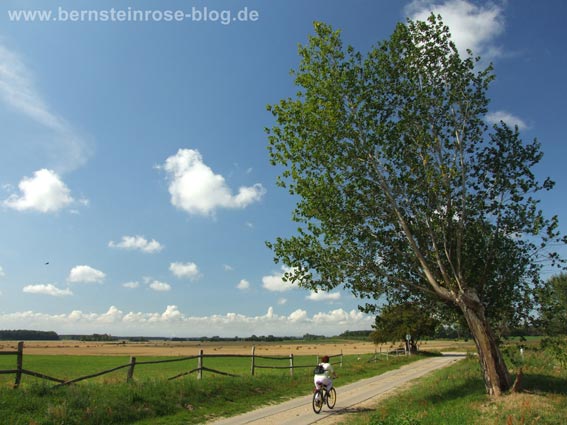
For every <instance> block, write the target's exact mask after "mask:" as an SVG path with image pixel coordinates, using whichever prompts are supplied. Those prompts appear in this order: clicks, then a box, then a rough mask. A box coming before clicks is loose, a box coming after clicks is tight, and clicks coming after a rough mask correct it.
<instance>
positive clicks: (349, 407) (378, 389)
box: [209, 353, 464, 425]
mask: <svg viewBox="0 0 567 425" xmlns="http://www.w3.org/2000/svg"><path fill="white" fill-rule="evenodd" d="M463 358H464V354H460V353H445V354H444V355H443V357H431V358H427V359H423V360H419V361H417V362H414V363H411V364H408V365H405V366H402V367H401V368H399V369H396V370H392V371H390V372H386V373H384V374H382V375H378V376H375V377H372V378H368V379H364V380H361V381H358V382H354V383H352V384H348V385H343V386H341V385H336V389H337V404H336V406H335V408H334V409H333V410H329V409H328V408H327V406H325V407H323V410H322V411H321V413H320V414H318V415H317V414H315V413H314V412H313V410H312V408H311V397H312V396H311V395H308V396H303V397H299V398H295V399H292V400H289V401H286V402H284V403H281V404H277V405H274V406H268V407H263V408H260V409H257V410H254V411H252V412H248V413H245V414H242V415H238V416H234V417H232V418H226V419H221V420H218V421H215V422H210V423H209V425H244V424H252V425H309V424H318V425H330V424H335V423H338V422H340V421H342V420H345V419H346V416H348V415H349V414H352V413H357V412H360V411H364V410H366V409H368V408H369V407H370V406H372V405H373V404H375V403H376V401H377V400H378V399H380V398H381V397H383V396H384V394H386V393H388V392H390V391H392V390H394V389H398V388H400V387H402V386H403V385H405V384H407V383H408V382H410V381H412V380H414V379H416V378H419V377H421V376H424V375H426V374H428V373H430V372H432V371H434V370H436V369H440V368H442V367H445V366H448V365H450V364H452V363H454V362H456V361H459V360H461V359H463ZM335 383H336V384H340V378H339V380H338V381H335Z"/></svg>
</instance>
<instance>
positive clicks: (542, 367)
mask: <svg viewBox="0 0 567 425" xmlns="http://www.w3.org/2000/svg"><path fill="white" fill-rule="evenodd" d="M511 367H513V366H511ZM522 367H523V371H524V376H523V380H522V383H523V391H522V392H520V393H514V394H509V395H505V396H503V397H499V398H495V399H491V398H489V397H488V396H486V394H485V389H484V383H483V381H482V375H481V372H480V367H479V364H478V360H477V359H476V358H474V357H470V358H467V359H466V360H464V361H462V362H459V363H457V364H455V365H453V366H451V367H448V368H446V369H442V370H440V371H437V372H435V373H434V374H432V375H430V376H428V377H425V378H422V379H420V381H419V382H418V383H416V384H415V385H412V386H411V387H410V388H409V389H407V390H405V391H403V392H402V393H399V394H397V395H395V396H393V397H389V398H387V399H385V400H383V401H381V402H379V404H377V405H376V406H374V408H373V409H368V410H371V411H370V412H366V413H357V414H353V415H350V414H349V415H348V418H346V417H345V419H344V420H343V422H341V424H348V425H433V424H435V425H444V424H446V425H453V424H459V425H469V424H470V425H487V424H488V425H490V424H494V425H496V424H506V425H516V424H518V425H519V424H522V425H529V424H538V425H557V424H563V423H565V418H567V373H566V372H565V370H562V369H560V368H558V367H557V362H556V361H554V359H552V358H550V357H549V355H548V354H546V353H545V352H543V351H541V350H537V349H535V350H529V351H527V352H526V355H525V359H524V360H523V362H522ZM512 370H513V369H512Z"/></svg>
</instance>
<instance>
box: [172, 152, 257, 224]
mask: <svg viewBox="0 0 567 425" xmlns="http://www.w3.org/2000/svg"><path fill="white" fill-rule="evenodd" d="M161 168H163V169H164V170H165V171H166V172H167V175H168V179H169V193H170V195H171V203H172V204H173V205H174V206H175V207H177V208H179V209H182V210H184V211H186V212H188V213H189V214H197V215H204V216H209V215H212V214H214V212H215V211H216V210H217V209H218V208H245V207H247V206H248V205H250V204H252V203H254V202H258V201H259V200H260V199H261V198H262V197H263V196H264V194H265V193H266V190H265V189H264V187H263V186H262V185H261V184H259V183H257V184H255V185H253V186H247V187H246V186H243V187H240V188H239V190H238V193H237V194H236V195H234V194H233V193H232V191H231V189H230V188H229V187H228V185H227V183H226V181H225V179H224V177H223V176H221V175H220V174H215V173H214V172H213V170H212V169H211V168H210V167H209V166H208V165H206V164H205V163H204V162H203V158H202V157H201V154H200V153H199V152H198V151H197V150H193V149H179V151H178V152H177V153H176V154H175V155H173V156H170V157H169V158H167V159H166V161H165V164H163V166H162V167H161Z"/></svg>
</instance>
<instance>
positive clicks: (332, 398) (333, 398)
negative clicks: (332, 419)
mask: <svg viewBox="0 0 567 425" xmlns="http://www.w3.org/2000/svg"><path fill="white" fill-rule="evenodd" d="M336 402H337V392H336V391H335V387H333V388H331V390H330V391H328V392H327V406H329V409H332V408H333V407H335V403H336Z"/></svg>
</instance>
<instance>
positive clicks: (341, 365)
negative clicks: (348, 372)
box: [339, 350, 343, 367]
mask: <svg viewBox="0 0 567 425" xmlns="http://www.w3.org/2000/svg"><path fill="white" fill-rule="evenodd" d="M339 367H343V350H341V364H340V366H339Z"/></svg>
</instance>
